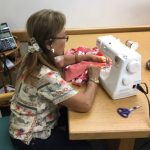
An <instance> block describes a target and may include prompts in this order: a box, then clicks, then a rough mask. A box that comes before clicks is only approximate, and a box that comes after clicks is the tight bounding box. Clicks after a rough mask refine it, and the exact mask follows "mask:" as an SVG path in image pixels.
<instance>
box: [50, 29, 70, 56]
mask: <svg viewBox="0 0 150 150" xmlns="http://www.w3.org/2000/svg"><path fill="white" fill-rule="evenodd" d="M67 40H68V36H67V35H66V32H65V28H63V29H62V30H61V32H59V33H58V34H57V36H56V37H55V38H54V42H53V43H52V45H51V48H52V49H54V53H55V55H56V56H60V55H64V50H65V44H66V41H67Z"/></svg>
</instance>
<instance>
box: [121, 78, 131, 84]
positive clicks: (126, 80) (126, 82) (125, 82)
mask: <svg viewBox="0 0 150 150" xmlns="http://www.w3.org/2000/svg"><path fill="white" fill-rule="evenodd" d="M122 83H123V85H125V86H128V85H129V84H130V83H131V80H130V79H129V78H123V79H122Z"/></svg>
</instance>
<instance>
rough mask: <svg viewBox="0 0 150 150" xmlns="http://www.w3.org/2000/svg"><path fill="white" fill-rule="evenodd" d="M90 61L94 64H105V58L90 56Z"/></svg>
mask: <svg viewBox="0 0 150 150" xmlns="http://www.w3.org/2000/svg"><path fill="white" fill-rule="evenodd" d="M91 60H92V61H94V62H100V63H106V57H105V56H97V55H92V57H91Z"/></svg>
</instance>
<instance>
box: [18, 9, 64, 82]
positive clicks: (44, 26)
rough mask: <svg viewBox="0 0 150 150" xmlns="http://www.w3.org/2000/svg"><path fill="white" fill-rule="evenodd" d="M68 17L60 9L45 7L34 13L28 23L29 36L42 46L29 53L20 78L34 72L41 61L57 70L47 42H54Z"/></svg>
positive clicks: (23, 63) (24, 61) (23, 62)
mask: <svg viewBox="0 0 150 150" xmlns="http://www.w3.org/2000/svg"><path fill="white" fill-rule="evenodd" d="M65 23H66V18H65V16H64V14H62V13H61V12H58V11H54V10H49V9H43V10H40V11H38V12H36V13H34V14H32V15H31V16H30V17H29V19H28V20H27V23H26V29H27V33H28V36H29V38H32V37H34V38H35V40H36V42H37V44H38V45H39V47H40V49H41V50H40V51H39V52H34V53H28V54H27V55H26V56H25V58H24V59H23V61H22V65H21V67H20V70H19V73H18V78H20V77H22V76H23V79H24V80H25V79H26V78H28V77H29V76H30V75H31V74H32V73H33V72H34V69H35V67H36V66H37V65H38V64H39V63H40V64H43V65H46V66H48V67H49V68H51V69H53V70H57V69H56V67H55V65H54V54H53V53H52V52H50V51H49V50H48V49H47V48H46V46H45V45H46V42H48V44H50V45H51V44H52V43H53V42H54V41H53V40H50V39H53V38H54V37H56V35H57V34H58V33H59V32H60V31H61V30H62V29H63V28H64V26H65Z"/></svg>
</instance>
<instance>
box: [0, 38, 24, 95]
mask: <svg viewBox="0 0 150 150" xmlns="http://www.w3.org/2000/svg"><path fill="white" fill-rule="evenodd" d="M16 43H17V48H16V49H12V50H6V51H4V52H0V57H1V59H4V60H5V59H8V60H9V61H10V62H11V63H13V66H10V67H9V66H8V69H9V71H8V75H7V76H6V75H4V73H3V72H4V67H3V65H4V64H3V62H2V60H1V61H0V82H1V85H0V86H1V88H4V91H5V93H7V92H8V90H7V86H6V85H7V84H10V83H9V81H12V77H11V76H12V71H13V70H16V69H17V68H18V65H19V64H20V63H21V61H22V57H21V52H20V45H21V44H20V42H19V41H18V40H17V41H16ZM8 78H9V80H8ZM5 93H3V94H5Z"/></svg>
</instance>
